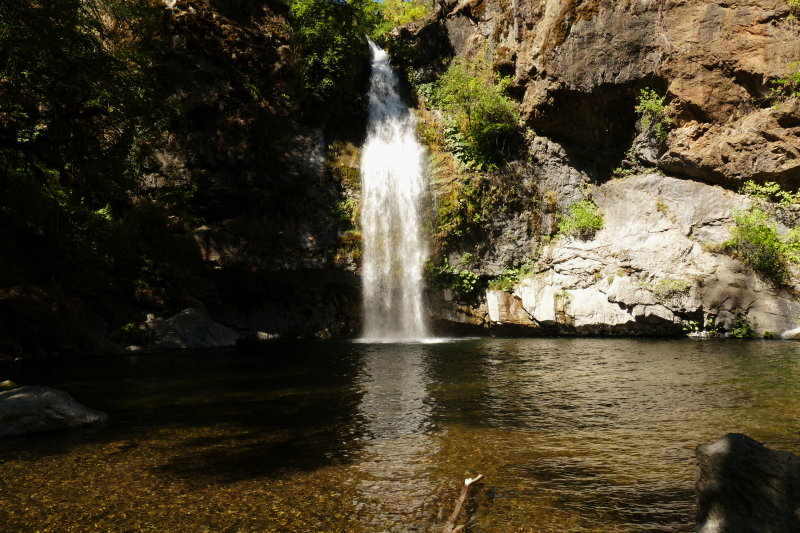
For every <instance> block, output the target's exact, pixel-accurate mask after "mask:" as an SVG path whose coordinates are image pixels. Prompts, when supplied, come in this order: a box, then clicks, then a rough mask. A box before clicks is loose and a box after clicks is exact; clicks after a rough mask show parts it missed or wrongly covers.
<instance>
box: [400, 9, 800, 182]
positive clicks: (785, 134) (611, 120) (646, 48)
mask: <svg viewBox="0 0 800 533" xmlns="http://www.w3.org/2000/svg"><path fill="white" fill-rule="evenodd" d="M400 36H401V37H403V38H404V39H406V40H407V41H408V42H409V43H411V44H412V45H413V46H414V47H415V48H417V49H418V50H419V51H420V54H421V56H422V58H423V62H424V65H422V66H421V68H420V69H419V71H418V72H419V74H421V75H422V76H423V77H428V78H431V77H432V76H435V75H436V74H437V73H438V72H441V69H442V65H443V61H442V59H443V57H445V56H447V55H448V54H451V53H455V54H458V55H470V54H474V53H475V52H477V51H479V50H480V49H481V48H482V47H484V46H488V47H489V48H490V49H491V50H492V51H493V54H494V61H495V69H496V70H497V71H498V72H500V73H502V74H503V75H509V76H513V77H514V82H513V84H512V86H511V88H510V89H509V91H510V92H511V94H513V95H514V96H515V97H516V98H517V99H518V100H519V102H520V106H521V110H522V113H523V117H524V119H525V120H526V122H527V124H528V126H530V127H532V128H533V129H534V130H536V131H537V132H538V133H540V134H543V135H546V136H547V137H549V138H552V139H554V140H557V141H558V142H559V143H562V144H566V145H569V146H570V147H571V148H572V150H573V151H575V152H576V153H578V154H580V155H582V156H583V157H586V158H591V159H593V160H594V161H593V163H594V165H595V166H596V168H597V171H598V173H599V174H601V175H602V174H607V173H608V172H609V171H610V170H611V168H614V167H616V166H618V164H619V162H620V160H622V159H623V158H624V156H623V154H624V152H625V151H627V150H628V149H629V148H630V147H631V141H632V139H633V137H634V136H635V135H636V125H637V116H636V113H635V111H634V107H635V105H636V97H637V96H638V95H639V91H640V90H641V89H642V88H644V87H650V88H652V89H655V90H657V91H658V93H659V94H666V95H667V97H668V102H669V103H670V109H671V115H672V118H673V120H674V125H675V126H676V129H675V130H674V131H673V132H672V133H671V135H670V137H669V139H668V140H667V141H666V142H665V143H662V144H661V145H660V146H657V147H656V148H655V149H651V150H643V149H640V150H639V152H640V156H644V159H645V160H646V161H647V162H648V163H649V164H652V165H658V166H659V167H660V168H662V169H663V170H665V171H669V172H674V173H679V174H682V175H686V176H691V177H694V178H699V179H704V180H708V181H711V182H714V183H720V184H722V185H725V186H727V187H732V188H737V187H738V186H739V185H738V184H740V182H741V181H742V180H746V179H751V178H752V179H756V180H771V181H779V182H782V183H784V184H785V185H795V186H796V184H797V183H796V182H797V179H798V177H800V157H798V156H800V129H798V127H800V115H799V114H798V108H797V107H796V106H795V105H794V104H788V103H787V104H783V105H781V106H779V107H778V109H772V108H771V107H770V102H769V101H768V100H767V98H766V95H767V93H769V89H770V88H771V87H772V85H771V83H770V82H771V81H772V80H774V79H776V78H778V77H780V76H782V75H784V74H785V73H786V70H787V65H788V64H789V63H791V62H793V61H798V60H800V25H799V24H798V23H797V22H796V19H795V18H793V17H792V16H791V11H790V6H789V5H788V4H787V3H786V2H784V1H783V0H764V1H760V0H750V1H743V2H735V3H732V2H724V1H715V2H708V1H705V0H683V1H671V0H653V1H642V0H620V1H614V0H583V1H581V0H516V1H511V0H504V1H493V0H483V1H476V0H464V1H461V2H458V3H456V2H454V1H452V0H451V1H449V2H442V3H440V4H438V6H437V8H436V15H435V16H434V17H432V18H431V19H430V20H428V21H426V22H424V23H417V24H416V25H410V26H408V27H406V28H404V29H403V30H402V31H400ZM598 177H602V176H598Z"/></svg>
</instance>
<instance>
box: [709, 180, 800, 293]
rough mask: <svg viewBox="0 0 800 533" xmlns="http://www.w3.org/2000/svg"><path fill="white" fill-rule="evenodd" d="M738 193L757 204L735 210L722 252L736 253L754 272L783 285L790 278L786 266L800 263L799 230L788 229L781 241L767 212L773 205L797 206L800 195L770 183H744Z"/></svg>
mask: <svg viewBox="0 0 800 533" xmlns="http://www.w3.org/2000/svg"><path fill="white" fill-rule="evenodd" d="M740 192H741V193H742V194H745V195H747V196H749V197H751V198H753V199H754V200H757V202H758V205H755V206H753V207H751V208H750V209H748V210H745V211H734V213H733V219H734V222H735V225H734V227H733V229H732V230H731V238H730V239H729V240H727V241H726V242H724V243H722V245H721V251H726V252H729V253H734V254H736V256H738V257H739V258H740V259H741V260H742V262H743V263H745V264H746V265H747V266H749V267H750V268H752V269H753V270H754V271H756V272H759V273H760V274H762V275H764V276H765V277H767V278H769V279H771V280H772V281H773V282H774V283H776V284H778V285H781V284H784V283H786V282H787V281H788V278H789V270H788V266H787V265H788V263H790V262H791V263H800V228H792V229H789V230H788V231H787V232H786V234H785V235H784V236H783V238H781V236H780V235H778V229H777V225H776V223H775V222H774V221H773V220H772V219H771V217H770V215H769V213H770V212H771V210H773V209H775V207H776V206H777V207H779V208H788V207H792V206H796V205H797V204H800V193H791V192H787V191H784V190H782V189H781V187H780V186H779V185H778V184H776V183H773V182H767V183H765V184H764V185H758V184H756V183H755V182H753V181H748V182H746V183H745V184H744V186H743V187H742V188H741V190H740ZM710 251H715V250H710Z"/></svg>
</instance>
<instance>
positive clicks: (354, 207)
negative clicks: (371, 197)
mask: <svg viewBox="0 0 800 533" xmlns="http://www.w3.org/2000/svg"><path fill="white" fill-rule="evenodd" d="M358 208H359V205H358V201H357V200H355V199H353V198H347V199H345V200H342V201H341V202H338V203H337V204H336V205H335V206H334V208H333V214H334V215H335V216H336V220H337V221H338V222H339V228H340V229H341V230H342V231H349V230H352V229H355V228H356V225H357V224H356V222H357V218H358Z"/></svg>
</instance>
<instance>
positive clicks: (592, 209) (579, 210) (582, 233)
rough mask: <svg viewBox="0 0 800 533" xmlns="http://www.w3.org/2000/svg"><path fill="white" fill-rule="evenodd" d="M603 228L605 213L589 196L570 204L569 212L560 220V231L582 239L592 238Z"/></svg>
mask: <svg viewBox="0 0 800 533" xmlns="http://www.w3.org/2000/svg"><path fill="white" fill-rule="evenodd" d="M601 229H603V213H602V211H600V209H599V208H598V207H597V206H596V205H595V204H594V202H593V201H592V200H590V199H588V198H585V199H583V200H579V201H577V202H575V203H573V204H572V205H570V206H569V207H568V208H567V213H566V214H565V215H564V216H563V217H562V218H561V220H559V221H558V232H559V233H561V234H562V235H568V236H571V237H578V238H580V239H592V238H594V236H595V234H596V233H597V231H598V230H601Z"/></svg>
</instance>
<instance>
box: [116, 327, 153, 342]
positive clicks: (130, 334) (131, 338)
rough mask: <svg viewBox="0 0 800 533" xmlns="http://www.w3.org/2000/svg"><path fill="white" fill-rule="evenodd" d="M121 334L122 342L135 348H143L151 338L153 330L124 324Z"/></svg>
mask: <svg viewBox="0 0 800 533" xmlns="http://www.w3.org/2000/svg"><path fill="white" fill-rule="evenodd" d="M121 333H122V336H121V339H122V340H123V341H125V342H126V343H129V344H135V345H136V346H144V345H145V344H147V343H148V342H149V341H150V340H151V339H152V338H153V330H151V329H150V328H148V327H147V326H145V325H142V324H135V323H131V324H126V325H125V326H123V327H122V331H121Z"/></svg>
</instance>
